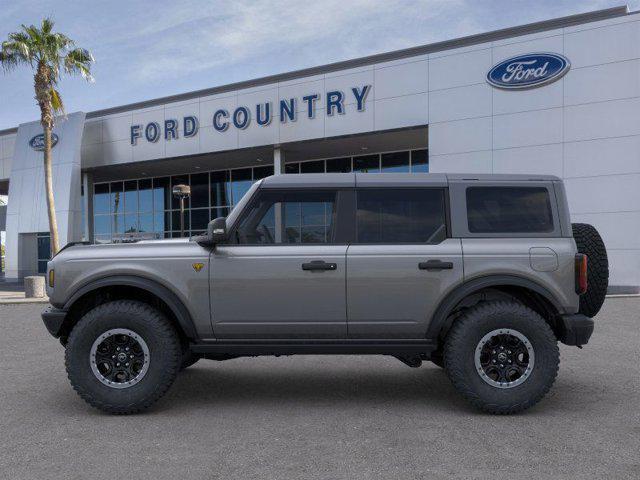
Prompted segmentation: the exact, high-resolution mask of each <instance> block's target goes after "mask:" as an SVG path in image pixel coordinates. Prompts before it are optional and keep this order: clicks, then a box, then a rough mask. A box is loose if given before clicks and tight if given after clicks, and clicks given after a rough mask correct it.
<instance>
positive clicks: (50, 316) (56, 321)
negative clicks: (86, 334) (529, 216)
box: [42, 306, 67, 338]
mask: <svg viewBox="0 0 640 480" xmlns="http://www.w3.org/2000/svg"><path fill="white" fill-rule="evenodd" d="M66 317H67V312H66V310H60V309H59V308H55V307H52V306H48V307H47V308H45V309H44V311H43V312H42V321H43V322H44V326H45V327H47V330H49V333H50V334H51V335H53V336H54V337H56V338H58V337H60V331H61V330H62V324H63V323H64V319H65V318H66Z"/></svg>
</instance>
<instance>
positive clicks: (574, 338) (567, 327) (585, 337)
mask: <svg viewBox="0 0 640 480" xmlns="http://www.w3.org/2000/svg"><path fill="white" fill-rule="evenodd" d="M593 326H594V322H593V319H592V318H589V317H587V316H585V315H582V314H580V313H575V314H573V315H563V316H561V317H560V332H559V333H560V335H559V337H558V340H560V341H561V342H562V343H564V344H565V345H572V346H576V347H580V346H582V345H586V344H587V343H588V342H589V338H591V334H592V333H593Z"/></svg>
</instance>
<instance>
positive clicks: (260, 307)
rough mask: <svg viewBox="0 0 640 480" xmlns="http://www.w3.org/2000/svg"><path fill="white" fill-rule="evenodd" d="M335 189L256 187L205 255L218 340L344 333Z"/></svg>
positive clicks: (342, 249)
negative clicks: (220, 241)
mask: <svg viewBox="0 0 640 480" xmlns="http://www.w3.org/2000/svg"><path fill="white" fill-rule="evenodd" d="M339 197H340V193H339V191H338V190H336V189H299V190H268V189H261V190H260V191H259V192H258V193H257V195H256V197H255V198H254V199H253V200H252V201H251V203H250V204H249V205H248V206H247V207H246V209H245V210H244V211H243V213H242V216H241V217H240V219H239V222H238V223H239V224H238V226H237V227H234V228H233V229H232V231H231V232H230V235H231V242H232V243H230V244H227V245H219V246H216V249H215V252H214V253H213V255H212V258H211V313H212V318H213V330H214V335H215V336H216V337H218V338H283V339H286V338H345V337H346V331H347V324H346V287H345V280H346V279H345V272H346V268H345V267H346V251H347V243H346V241H343V240H342V239H341V238H340V236H339V232H338V227H337V225H338V203H339Z"/></svg>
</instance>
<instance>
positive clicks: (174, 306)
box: [64, 275, 198, 339]
mask: <svg viewBox="0 0 640 480" xmlns="http://www.w3.org/2000/svg"><path fill="white" fill-rule="evenodd" d="M112 286H126V287H136V288H140V289H142V290H146V291H147V292H149V293H151V294H153V295H155V296H156V297H158V298H160V299H161V300H162V301H163V302H164V303H166V304H167V306H168V307H169V309H170V310H171V312H172V313H173V315H174V316H175V317H176V320H177V321H178V323H179V325H180V327H181V328H182V331H183V332H184V333H185V335H186V336H187V337H188V338H190V339H196V338H197V337H198V335H197V333H196V329H195V327H194V325H193V319H192V318H191V314H190V313H189V310H187V307H185V306H184V303H183V302H182V301H181V300H180V299H179V298H178V296H177V295H176V294H175V293H173V292H172V291H171V290H169V289H168V288H167V287H165V286H164V285H161V284H159V283H158V282H156V281H154V280H150V279H148V278H144V277H137V276H135V275H114V276H110V277H103V278H99V279H97V280H92V281H91V282H89V283H87V284H85V285H83V286H82V287H80V288H79V289H77V290H76V291H75V292H74V293H73V295H71V297H69V299H68V300H67V301H66V302H65V304H64V310H66V311H69V309H70V308H71V307H72V306H73V304H74V303H75V302H76V301H78V300H79V299H80V298H82V297H83V296H85V295H86V294H87V293H90V292H92V291H94V290H98V289H100V288H104V287H112Z"/></svg>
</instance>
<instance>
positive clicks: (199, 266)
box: [191, 263, 204, 272]
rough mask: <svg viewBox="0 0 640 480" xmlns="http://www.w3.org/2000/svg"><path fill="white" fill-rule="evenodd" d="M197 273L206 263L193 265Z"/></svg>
mask: <svg viewBox="0 0 640 480" xmlns="http://www.w3.org/2000/svg"><path fill="white" fill-rule="evenodd" d="M191 266H192V267H193V269H194V270H195V271H196V272H199V271H200V270H202V268H203V267H204V263H194V264H193V265H191Z"/></svg>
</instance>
